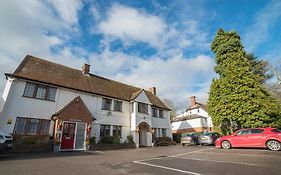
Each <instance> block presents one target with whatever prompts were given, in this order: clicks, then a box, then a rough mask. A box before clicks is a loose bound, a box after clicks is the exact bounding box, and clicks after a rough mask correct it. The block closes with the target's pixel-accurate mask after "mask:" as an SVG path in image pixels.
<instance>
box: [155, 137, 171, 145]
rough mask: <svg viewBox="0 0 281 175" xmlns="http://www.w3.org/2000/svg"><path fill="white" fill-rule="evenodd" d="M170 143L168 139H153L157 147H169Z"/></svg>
mask: <svg viewBox="0 0 281 175" xmlns="http://www.w3.org/2000/svg"><path fill="white" fill-rule="evenodd" d="M171 142H172V139H171V138H170V137H158V138H155V144H156V145H157V146H158V145H159V146H167V145H170V144H171Z"/></svg>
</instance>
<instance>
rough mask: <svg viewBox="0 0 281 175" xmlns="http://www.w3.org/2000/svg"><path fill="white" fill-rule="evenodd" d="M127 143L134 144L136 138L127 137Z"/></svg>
mask: <svg viewBox="0 0 281 175" xmlns="http://www.w3.org/2000/svg"><path fill="white" fill-rule="evenodd" d="M126 142H128V143H134V137H133V136H132V135H127V140H126Z"/></svg>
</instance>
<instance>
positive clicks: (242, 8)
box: [0, 0, 281, 112]
mask: <svg viewBox="0 0 281 175" xmlns="http://www.w3.org/2000/svg"><path fill="white" fill-rule="evenodd" d="M0 23H1V28H0V41H1V42H0V58H1V62H0V73H1V75H2V80H1V81H0V90H1V91H3V89H4V85H5V78H4V72H12V71H14V69H15V68H16V67H17V66H18V64H19V63H20V62H21V60H22V59H23V58H24V56H25V55H27V54H32V55H34V56H38V57H42V58H45V59H48V60H51V61H55V62H58V63H61V64H64V65H67V66H70V67H74V68H77V69H80V68H81V67H82V65H83V63H85V62H86V63H89V64H91V72H92V73H94V74H98V75H101V76H104V77H107V78H111V79H115V80H118V81H122V82H125V83H129V84H132V85H135V86H139V87H141V88H144V89H147V88H149V87H152V86H156V87H157V94H158V95H159V96H160V97H161V98H162V99H164V98H168V99H170V100H171V101H172V102H173V103H174V105H175V106H176V108H177V110H178V112H180V111H183V110H184V109H185V108H186V107H187V106H188V105H189V103H190V102H189V97H190V96H192V95H195V96H196V97H197V99H198V101H200V102H203V103H204V102H206V101H207V98H208V90H209V86H210V83H211V80H212V79H213V78H214V77H215V76H216V74H215V73H214V71H213V66H214V64H215V63H214V55H213V53H212V52H211V51H210V44H211V42H212V39H213V38H214V36H215V34H216V31H217V30H218V29H219V28H223V29H224V30H227V31H229V30H236V31H237V32H238V33H239V34H240V35H241V39H242V42H243V44H244V46H245V50H246V51H247V52H250V53H254V54H255V55H256V56H257V57H259V58H263V59H266V60H268V61H269V62H270V63H272V64H274V63H275V62H277V61H279V60H280V59H281V42H280V41H281V32H280V28H281V2H280V1H278V0H273V1H269V0H255V1H244V0H227V1H226V0H225V1H223V0H212V1H207V0H173V1H168V0H161V1H156V0H142V1H138V0H132V1H126V0H122V1H104V0H98V1H90V0H49V1H39V0H38V1H35V0H26V1H21V0H12V1H11V0H3V1H1V2H0Z"/></svg>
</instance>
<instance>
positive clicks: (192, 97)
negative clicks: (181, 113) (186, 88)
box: [190, 96, 196, 107]
mask: <svg viewBox="0 0 281 175" xmlns="http://www.w3.org/2000/svg"><path fill="white" fill-rule="evenodd" d="M190 100H191V107H194V106H195V105H196V100H195V96H191V97H190Z"/></svg>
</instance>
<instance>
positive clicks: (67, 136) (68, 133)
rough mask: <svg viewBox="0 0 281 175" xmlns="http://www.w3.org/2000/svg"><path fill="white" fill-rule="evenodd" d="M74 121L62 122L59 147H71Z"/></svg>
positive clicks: (72, 144)
mask: <svg viewBox="0 0 281 175" xmlns="http://www.w3.org/2000/svg"><path fill="white" fill-rule="evenodd" d="M75 127H76V123H68V122H64V124H63V133H62V139H61V147H60V148H61V149H73V148H74V147H73V146H74V137H75Z"/></svg>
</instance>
